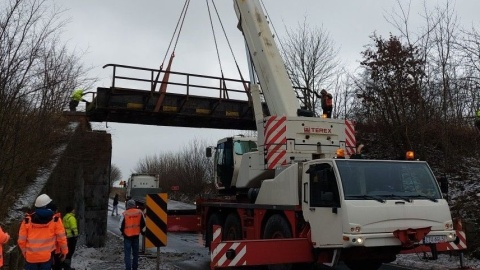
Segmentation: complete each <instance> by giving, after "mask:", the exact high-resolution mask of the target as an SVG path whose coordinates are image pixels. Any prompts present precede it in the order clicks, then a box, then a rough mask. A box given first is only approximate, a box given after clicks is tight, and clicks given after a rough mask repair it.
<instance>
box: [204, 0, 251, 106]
mask: <svg viewBox="0 0 480 270" xmlns="http://www.w3.org/2000/svg"><path fill="white" fill-rule="evenodd" d="M206 2H207V8H208V15H209V18H210V24H211V27H212V32H213V38H214V41H215V49H216V50H217V57H218V62H219V64H220V72H221V74H222V83H223V87H224V89H226V84H225V80H223V79H224V76H223V68H222V63H221V61H220V54H219V50H218V46H217V39H216V36H215V30H214V28H213V22H212V15H211V12H210V6H209V4H208V0H206ZM212 5H213V8H214V9H215V13H216V14H217V18H218V21H219V23H220V26H221V28H222V31H223V34H224V36H225V39H226V41H227V44H228V47H229V49H230V53H231V54H232V56H233V61H234V62H235V65H236V67H237V71H238V74H239V75H240V79H241V81H242V83H243V88H244V89H245V92H246V93H247V97H248V100H249V103H250V104H251V95H250V88H249V87H248V85H247V84H246V83H245V80H244V78H243V74H242V72H241V70H240V66H239V65H238V62H237V58H236V57H235V53H234V52H233V49H232V45H231V44H230V40H229V38H228V36H227V32H226V31H225V27H224V26H223V23H222V20H221V18H220V14H219V13H218V9H217V6H216V5H215V2H214V1H213V0H212ZM225 93H226V92H225Z"/></svg>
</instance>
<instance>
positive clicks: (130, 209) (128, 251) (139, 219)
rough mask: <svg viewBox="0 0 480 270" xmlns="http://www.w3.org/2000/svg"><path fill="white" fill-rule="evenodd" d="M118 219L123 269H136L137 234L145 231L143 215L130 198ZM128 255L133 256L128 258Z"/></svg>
mask: <svg viewBox="0 0 480 270" xmlns="http://www.w3.org/2000/svg"><path fill="white" fill-rule="evenodd" d="M126 209H127V210H125V211H124V212H123V214H122V218H121V221H120V231H121V232H122V235H123V246H124V253H125V270H137V269H138V250H139V243H140V242H139V236H140V234H143V233H144V231H145V217H144V216H143V212H142V210H140V209H138V208H137V207H136V204H135V201H134V200H132V199H130V200H128V201H127V203H126ZM130 255H132V256H133V258H132V259H130Z"/></svg>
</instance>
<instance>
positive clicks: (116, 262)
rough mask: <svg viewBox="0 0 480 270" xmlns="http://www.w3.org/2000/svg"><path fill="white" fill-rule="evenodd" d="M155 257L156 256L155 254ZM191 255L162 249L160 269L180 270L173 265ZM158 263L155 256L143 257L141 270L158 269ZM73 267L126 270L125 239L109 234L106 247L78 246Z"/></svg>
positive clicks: (91, 269) (96, 269) (85, 269)
mask: <svg viewBox="0 0 480 270" xmlns="http://www.w3.org/2000/svg"><path fill="white" fill-rule="evenodd" d="M154 255H155V254H154ZM189 256H190V255H189V254H185V253H184V254H172V253H162V249H161V248H160V259H161V263H160V264H159V265H160V269H162V270H174V269H178V268H177V267H175V266H174V265H173V263H175V262H180V261H183V260H186V259H188V258H189ZM156 265H157V261H156V258H155V257H154V256H151V255H150V256H144V255H141V256H140V259H139V268H138V269H139V270H150V269H156ZM72 267H73V268H75V269H76V270H114V269H115V270H118V269H124V268H125V264H124V261H123V239H122V238H121V237H119V236H117V235H114V234H112V233H108V236H107V242H106V245H105V247H102V248H88V247H86V246H85V245H79V246H77V249H76V251H75V253H74V255H73V258H72Z"/></svg>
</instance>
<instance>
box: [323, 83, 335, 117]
mask: <svg viewBox="0 0 480 270" xmlns="http://www.w3.org/2000/svg"><path fill="white" fill-rule="evenodd" d="M320 94H321V95H322V96H321V102H322V110H323V117H324V118H332V109H333V97H332V95H331V94H330V93H328V92H327V90H325V89H322V91H320Z"/></svg>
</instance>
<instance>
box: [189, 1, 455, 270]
mask: <svg viewBox="0 0 480 270" xmlns="http://www.w3.org/2000/svg"><path fill="white" fill-rule="evenodd" d="M234 8H235V11H236V14H237V16H238V19H239V24H238V27H239V29H240V30H241V31H242V33H243V35H244V38H245V41H246V44H247V47H248V51H249V53H250V56H251V59H252V62H253V65H254V67H255V71H256V75H257V77H258V81H259V84H255V83H252V85H251V97H252V101H253V107H254V112H255V121H256V125H257V132H258V138H249V137H243V136H235V137H230V138H225V139H222V140H220V141H219V142H218V145H217V146H216V148H215V154H214V164H215V184H216V187H217V188H218V191H219V192H218V196H215V197H208V198H201V199H199V200H198V202H197V204H198V206H197V207H198V210H199V212H200V214H201V217H202V230H203V233H204V236H205V244H206V246H208V247H209V248H210V250H211V268H212V269H217V268H223V267H235V266H245V265H268V267H269V269H291V268H292V267H294V266H296V265H298V264H305V263H307V264H312V263H322V264H326V265H329V266H335V265H336V264H337V263H338V261H339V260H342V261H344V262H345V264H346V265H347V266H348V267H349V268H350V269H378V268H379V267H380V266H381V264H382V263H385V262H391V261H393V260H395V258H396V255H397V254H399V252H400V251H401V250H403V249H407V248H412V247H413V246H417V245H423V244H435V243H439V242H449V241H454V239H455V231H454V230H453V224H452V218H451V215H450V210H449V206H448V204H447V201H446V200H445V199H444V198H443V197H442V193H441V190H440V187H439V185H438V183H437V181H436V179H435V177H434V174H433V173H432V171H431V169H430V167H429V166H428V164H427V163H426V162H423V161H397V160H389V161H385V160H354V159H349V158H348V153H349V151H348V150H349V149H348V147H351V146H354V141H355V139H354V136H353V131H352V125H351V123H350V122H348V121H345V120H339V119H325V118H316V117H311V115H309V114H308V113H305V112H304V111H302V110H300V106H299V102H298V100H297V98H296V96H295V93H294V91H293V89H292V84H291V81H290V80H289V77H288V74H287V72H286V69H285V66H284V62H283V60H282V58H281V56H280V53H279V51H278V48H277V46H276V44H275V40H274V39H273V35H272V33H271V31H270V28H269V25H268V22H267V19H266V16H265V14H264V12H263V10H262V8H261V6H260V4H259V1H257V0H234ZM252 77H253V76H252ZM261 94H263V96H264V99H265V102H266V104H267V107H268V112H269V113H268V114H267V115H265V114H264V112H263V110H262V104H261ZM338 149H345V150H347V155H346V157H345V158H342V157H340V156H337V150H338ZM208 152H211V151H208V149H207V154H208ZM210 154H211V153H210Z"/></svg>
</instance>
